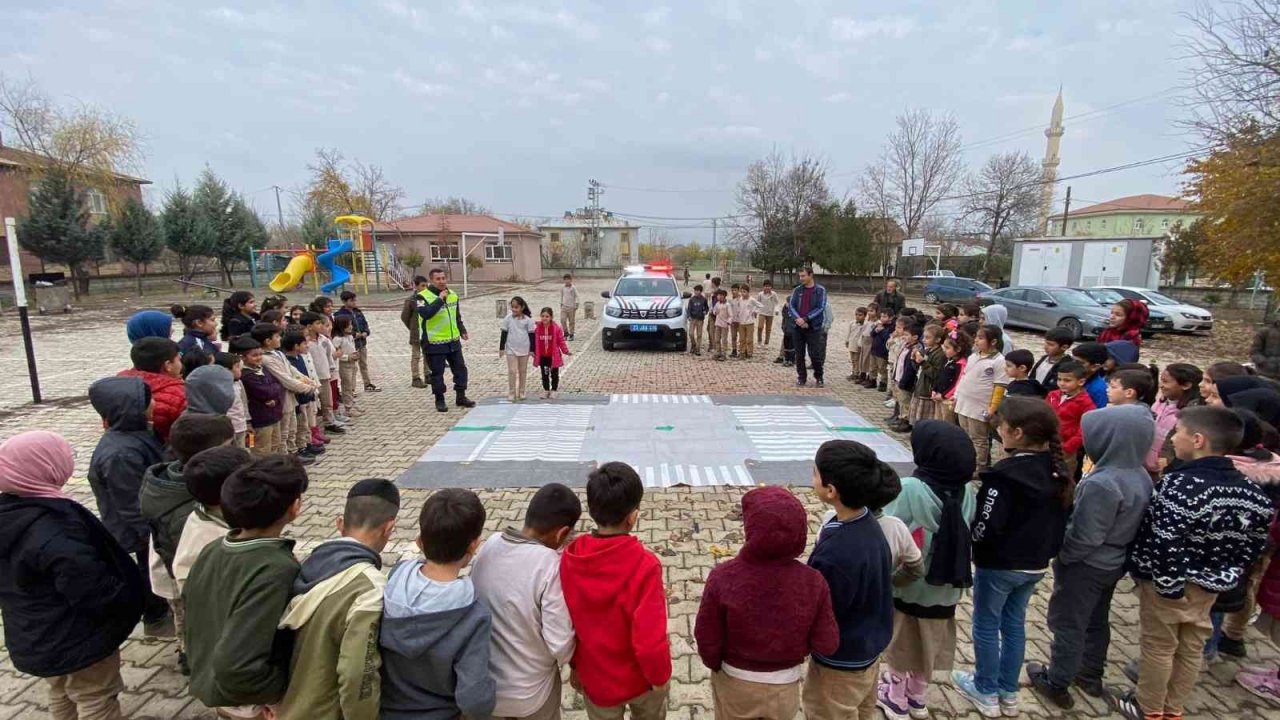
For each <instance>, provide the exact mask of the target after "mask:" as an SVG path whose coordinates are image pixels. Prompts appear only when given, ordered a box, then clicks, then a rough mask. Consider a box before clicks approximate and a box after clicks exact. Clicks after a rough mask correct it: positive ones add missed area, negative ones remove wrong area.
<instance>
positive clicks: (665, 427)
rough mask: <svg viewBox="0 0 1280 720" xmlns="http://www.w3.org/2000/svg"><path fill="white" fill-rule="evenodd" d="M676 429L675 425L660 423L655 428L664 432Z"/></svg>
mask: <svg viewBox="0 0 1280 720" xmlns="http://www.w3.org/2000/svg"><path fill="white" fill-rule="evenodd" d="M675 429H676V426H675V425H659V426H657V427H655V428H654V430H661V431H663V432H670V431H672V430H675Z"/></svg>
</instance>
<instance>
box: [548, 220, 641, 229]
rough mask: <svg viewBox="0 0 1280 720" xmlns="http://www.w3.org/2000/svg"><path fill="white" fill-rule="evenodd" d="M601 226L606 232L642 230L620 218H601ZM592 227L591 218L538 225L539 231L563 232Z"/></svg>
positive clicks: (551, 221)
mask: <svg viewBox="0 0 1280 720" xmlns="http://www.w3.org/2000/svg"><path fill="white" fill-rule="evenodd" d="M599 226H600V227H601V228H603V229H605V230H639V229H640V228H641V226H640V225H635V224H633V223H631V222H630V221H627V220H620V219H618V218H609V219H605V218H601V219H600V225H599ZM590 227H592V225H591V219H590V218H579V217H571V218H556V219H554V220H549V221H547V222H540V223H538V229H539V230H541V229H542V228H550V229H555V230H561V229H568V230H574V229H583V230H585V229H587V228H590Z"/></svg>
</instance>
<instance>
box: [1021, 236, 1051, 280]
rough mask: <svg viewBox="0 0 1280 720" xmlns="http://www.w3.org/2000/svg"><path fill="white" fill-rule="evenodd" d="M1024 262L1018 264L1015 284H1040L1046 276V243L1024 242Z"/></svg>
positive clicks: (1022, 247)
mask: <svg viewBox="0 0 1280 720" xmlns="http://www.w3.org/2000/svg"><path fill="white" fill-rule="evenodd" d="M1020 247H1021V249H1022V262H1021V263H1020V264H1019V265H1018V278H1017V279H1016V280H1014V283H1013V284H1015V285H1040V284H1041V280H1042V278H1043V277H1044V247H1045V246H1044V245H1041V244H1038V243H1037V244H1034V245H1033V244H1029V243H1023V244H1022V245H1021V246H1020Z"/></svg>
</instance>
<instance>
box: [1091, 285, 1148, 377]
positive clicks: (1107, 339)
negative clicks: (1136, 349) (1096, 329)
mask: <svg viewBox="0 0 1280 720" xmlns="http://www.w3.org/2000/svg"><path fill="white" fill-rule="evenodd" d="M1130 303H1131V307H1130V308H1129V313H1128V314H1127V315H1125V318H1124V322H1123V323H1121V324H1120V327H1118V328H1116V327H1111V326H1110V325H1108V326H1107V327H1106V328H1105V329H1103V331H1102V332H1100V333H1098V342H1100V343H1107V344H1110V343H1111V341H1113V340H1126V341H1128V342H1131V343H1133V344H1134V346H1138V345H1141V344H1142V328H1143V327H1145V326H1146V324H1147V318H1148V317H1149V316H1150V315H1151V311H1150V310H1149V309H1148V308H1147V304H1146V303H1144V302H1142V301H1140V300H1131V301H1130ZM1126 362H1136V361H1134V360H1128V361H1126Z"/></svg>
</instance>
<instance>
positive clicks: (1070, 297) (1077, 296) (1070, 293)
mask: <svg viewBox="0 0 1280 720" xmlns="http://www.w3.org/2000/svg"><path fill="white" fill-rule="evenodd" d="M1048 292H1049V294H1050V295H1052V296H1053V299H1054V301H1056V302H1057V303H1058V304H1059V305H1097V304H1098V301H1097V300H1095V299H1094V298H1092V297H1090V296H1089V295H1087V294H1085V293H1083V292H1080V291H1079V290H1069V289H1058V290H1050V291H1048Z"/></svg>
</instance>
